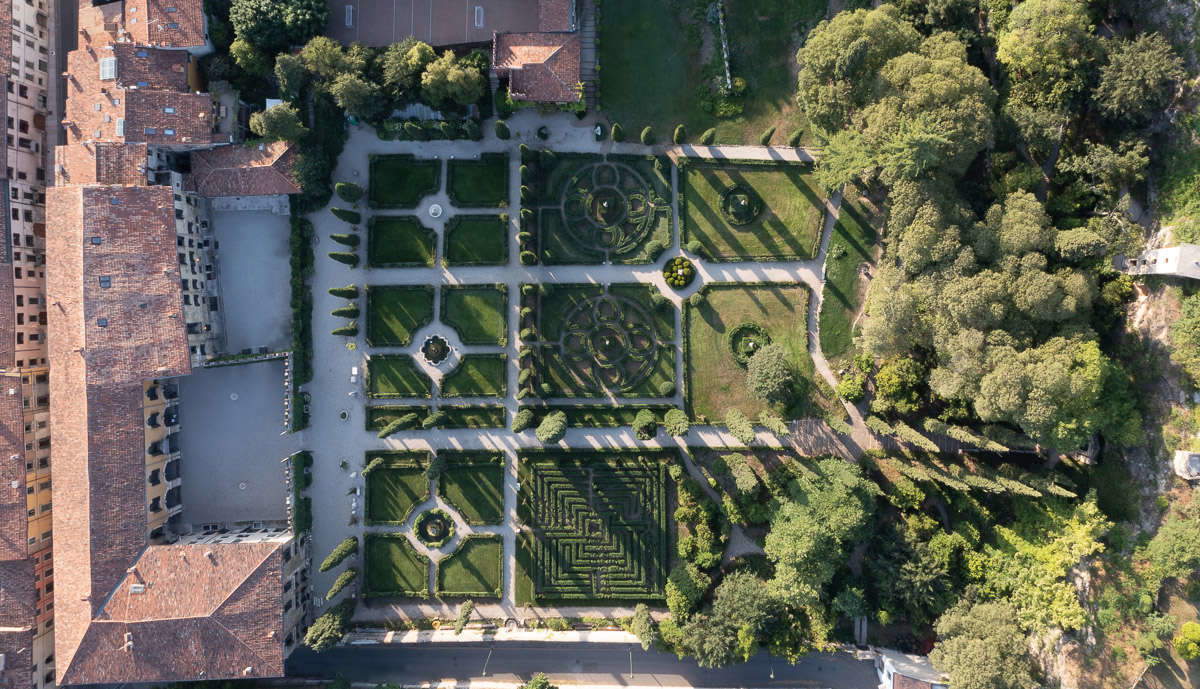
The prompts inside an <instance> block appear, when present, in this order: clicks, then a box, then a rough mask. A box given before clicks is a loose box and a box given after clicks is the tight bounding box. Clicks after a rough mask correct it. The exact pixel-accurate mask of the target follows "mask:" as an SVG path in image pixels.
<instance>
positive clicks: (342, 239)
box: [329, 232, 362, 247]
mask: <svg viewBox="0 0 1200 689" xmlns="http://www.w3.org/2000/svg"><path fill="white" fill-rule="evenodd" d="M329 238H330V239H332V240H333V241H335V242H337V243H338V244H341V245H342V246H351V247H356V246H358V244H359V242H360V241H362V238H361V237H359V236H358V235H356V234H351V233H346V232H340V233H335V234H331V235H329Z"/></svg>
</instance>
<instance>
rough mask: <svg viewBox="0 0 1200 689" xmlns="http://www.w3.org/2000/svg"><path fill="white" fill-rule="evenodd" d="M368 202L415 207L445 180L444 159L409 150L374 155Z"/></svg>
mask: <svg viewBox="0 0 1200 689" xmlns="http://www.w3.org/2000/svg"><path fill="white" fill-rule="evenodd" d="M368 174H369V175H370V176H369V182H368V188H367V202H368V204H369V205H370V206H371V207H372V208H416V207H417V205H418V204H419V203H420V202H421V199H423V198H425V197H426V196H428V195H430V194H432V193H434V192H436V191H437V190H438V189H439V188H440V187H441V183H442V179H441V175H442V161H440V160H422V159H418V158H416V157H415V156H411V155H407V154H398V153H397V154H387V155H372V156H371V158H370V160H369V161H368Z"/></svg>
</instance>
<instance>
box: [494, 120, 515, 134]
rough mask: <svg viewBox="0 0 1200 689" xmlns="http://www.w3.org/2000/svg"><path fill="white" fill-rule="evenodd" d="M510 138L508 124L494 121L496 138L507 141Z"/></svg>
mask: <svg viewBox="0 0 1200 689" xmlns="http://www.w3.org/2000/svg"><path fill="white" fill-rule="evenodd" d="M511 136H512V132H511V131H509V129H508V123H507V122H505V121H504V120H496V138H497V139H508V138H510V137H511Z"/></svg>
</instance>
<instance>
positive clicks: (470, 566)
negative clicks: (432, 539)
mask: <svg viewBox="0 0 1200 689" xmlns="http://www.w3.org/2000/svg"><path fill="white" fill-rule="evenodd" d="M503 555H504V544H503V542H502V541H501V540H500V537H499V536H497V535H495V534H486V535H475V536H471V537H469V538H467V539H465V540H463V542H462V544H461V545H460V546H459V548H458V550H456V551H454V553H453V554H451V555H450V556H449V557H447V558H446V559H444V560H442V561H441V562H439V563H438V573H437V580H438V581H437V586H438V596H439V597H441V598H449V597H454V596H465V597H470V598H499V597H500V594H501V591H500V582H501V581H502V580H503V570H502V567H503V563H502V559H503V557H502V556H503Z"/></svg>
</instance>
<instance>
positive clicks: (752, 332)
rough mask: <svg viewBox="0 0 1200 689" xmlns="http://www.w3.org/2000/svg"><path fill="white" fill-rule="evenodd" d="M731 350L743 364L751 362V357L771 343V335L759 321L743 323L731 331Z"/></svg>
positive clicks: (734, 356)
mask: <svg viewBox="0 0 1200 689" xmlns="http://www.w3.org/2000/svg"><path fill="white" fill-rule="evenodd" d="M728 337H729V350H730V351H731V352H733V358H734V360H735V361H737V362H738V363H739V364H741V365H742V366H745V365H747V364H749V363H750V357H752V356H754V354H755V353H756V352H757V351H758V350H760V349H762V348H763V347H766V346H767V345H769V344H771V336H770V335H768V334H767V331H766V330H763V329H762V327H761V326H760V325H758V324H757V323H742V324H740V325H737V326H734V328H733V329H732V330H730V331H729V335H728Z"/></svg>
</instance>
